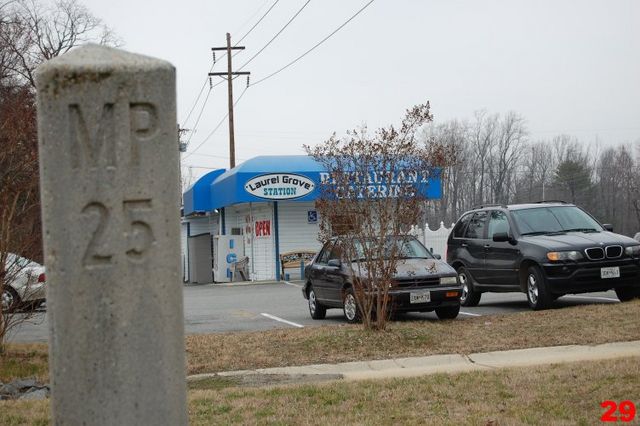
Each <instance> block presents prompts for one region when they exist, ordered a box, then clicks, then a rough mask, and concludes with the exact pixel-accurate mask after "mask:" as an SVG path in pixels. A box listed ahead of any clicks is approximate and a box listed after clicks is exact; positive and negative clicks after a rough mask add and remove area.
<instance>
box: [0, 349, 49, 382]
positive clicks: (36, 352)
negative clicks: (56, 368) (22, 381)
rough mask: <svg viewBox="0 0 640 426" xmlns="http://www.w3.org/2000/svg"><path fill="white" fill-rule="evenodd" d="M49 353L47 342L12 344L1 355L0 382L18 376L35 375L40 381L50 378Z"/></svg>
mask: <svg viewBox="0 0 640 426" xmlns="http://www.w3.org/2000/svg"><path fill="white" fill-rule="evenodd" d="M48 359H49V355H48V353H47V345H45V344H40V343H36V344H11V345H7V350H6V352H5V353H4V354H3V355H0V382H9V381H11V380H13V379H16V378H23V377H35V378H36V380H38V381H40V382H46V381H48V380H49V365H48Z"/></svg>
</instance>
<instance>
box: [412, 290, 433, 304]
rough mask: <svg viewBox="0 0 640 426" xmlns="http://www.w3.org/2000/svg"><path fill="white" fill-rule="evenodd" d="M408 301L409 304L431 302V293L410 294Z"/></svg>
mask: <svg viewBox="0 0 640 426" xmlns="http://www.w3.org/2000/svg"><path fill="white" fill-rule="evenodd" d="M409 296H410V297H409V299H410V301H411V303H428V302H431V292H430V291H421V292H411V294H410V295H409Z"/></svg>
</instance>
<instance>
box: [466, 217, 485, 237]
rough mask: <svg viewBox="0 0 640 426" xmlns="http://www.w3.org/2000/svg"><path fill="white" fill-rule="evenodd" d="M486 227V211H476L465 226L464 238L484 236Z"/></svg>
mask: <svg viewBox="0 0 640 426" xmlns="http://www.w3.org/2000/svg"><path fill="white" fill-rule="evenodd" d="M486 227H487V212H476V213H474V215H473V218H472V219H471V221H470V222H469V226H467V232H466V233H465V238H484V231H485V228H486Z"/></svg>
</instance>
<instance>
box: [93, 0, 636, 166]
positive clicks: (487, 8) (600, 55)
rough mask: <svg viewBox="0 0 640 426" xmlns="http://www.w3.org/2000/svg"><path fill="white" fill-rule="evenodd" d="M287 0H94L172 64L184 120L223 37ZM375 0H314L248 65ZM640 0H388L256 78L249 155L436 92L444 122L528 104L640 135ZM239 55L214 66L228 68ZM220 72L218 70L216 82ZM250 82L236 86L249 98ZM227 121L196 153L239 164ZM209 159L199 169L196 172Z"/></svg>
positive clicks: (267, 28)
mask: <svg viewBox="0 0 640 426" xmlns="http://www.w3.org/2000/svg"><path fill="white" fill-rule="evenodd" d="M274 1H275V0H243V1H195V0H183V1H181V2H176V1H168V0H157V1H153V2H146V1H144V2H143V1H131V0H110V1H104V0H83V3H84V4H86V5H87V6H88V7H89V9H90V10H91V11H92V12H93V13H94V14H95V15H97V16H98V17H100V18H102V19H103V20H104V21H105V22H106V23H107V24H108V25H109V26H111V27H112V28H113V29H114V30H115V31H116V32H117V34H118V35H119V36H120V37H121V38H122V40H123V41H124V43H125V44H124V48H125V49H127V50H130V51H132V52H137V53H143V54H147V55H151V56H156V57H159V58H163V59H167V60H169V61H170V62H172V63H173V64H174V65H175V66H176V68H177V73H178V82H177V83H178V121H179V122H180V124H181V125H184V126H185V127H187V128H192V129H193V127H194V123H195V119H196V117H197V115H198V113H199V112H200V109H201V107H202V104H203V102H202V101H203V99H204V95H206V92H207V91H208V84H207V88H206V89H205V93H204V94H203V97H202V98H201V99H200V102H199V103H198V105H197V106H196V109H195V111H194V112H193V114H192V116H191V117H190V119H189V120H188V121H187V122H186V123H185V119H186V118H187V114H188V112H189V110H190V109H191V107H192V105H193V104H194V101H195V99H196V96H197V95H198V92H199V91H200V88H201V87H202V85H203V83H204V81H205V78H206V75H207V73H208V72H209V69H210V67H211V64H212V55H211V50H210V48H211V47H212V46H223V45H225V33H226V32H231V35H232V43H233V42H234V40H238V39H239V38H240V37H241V36H242V35H244V34H245V33H246V32H247V31H248V30H249V28H250V27H251V26H252V25H253V24H254V23H255V22H256V21H257V20H258V19H259V18H260V17H261V16H262V15H263V14H264V13H265V12H266V10H267V9H268V8H269V7H270V6H271V5H272V4H273V2H274ZM367 1H368V0H358V1H356V0H350V1H345V0H342V1H340V0H311V2H310V3H309V4H308V6H307V7H306V8H305V9H304V10H303V11H302V12H301V13H300V15H299V16H298V17H297V18H296V19H295V20H294V21H293V22H292V23H291V25H289V27H287V28H286V30H285V31H284V32H283V33H282V34H281V35H280V36H279V37H278V38H277V39H276V40H275V41H274V42H273V43H272V44H271V45H270V46H269V47H268V48H267V49H265V50H264V51H263V52H262V53H261V54H260V55H258V56H257V57H256V58H255V60H253V61H252V62H251V64H249V65H248V66H247V67H246V69H245V70H249V71H251V73H252V75H251V80H252V81H253V82H255V81H258V80H260V79H261V78H263V77H265V76H267V75H269V74H270V73H272V72H273V71H275V70H277V69H279V68H281V67H282V66H283V65H285V64H287V63H288V62H290V61H291V60H293V59H294V58H296V57H297V56H298V55H300V54H302V53H303V52H304V51H306V50H307V49H309V48H310V47H312V46H313V45H314V44H315V43H316V42H318V41H320V40H321V39H322V38H324V37H325V36H326V35H328V34H329V33H330V32H331V31H333V30H334V29H335V28H336V27H338V26H339V25H340V24H342V23H343V22H344V21H345V20H346V19H348V18H349V17H350V16H351V15H353V14H354V13H355V12H356V11H357V10H358V9H360V8H361V7H362V6H363V5H365V4H366V3H367ZM305 2H306V0H280V1H279V2H278V4H277V5H276V6H275V7H274V8H273V10H272V11H271V13H270V14H269V15H268V16H267V17H266V18H265V19H264V20H263V21H262V22H261V23H260V24H259V25H258V26H257V27H256V28H255V29H254V30H253V32H252V33H251V34H249V36H248V37H247V38H246V39H245V40H243V42H242V45H244V46H246V50H245V51H244V52H242V53H240V54H238V55H237V56H235V57H234V64H235V65H236V66H240V65H242V64H243V63H244V62H245V61H246V60H247V59H249V58H250V57H251V56H253V54H255V53H256V52H258V50H260V49H261V48H262V47H263V46H264V45H265V44H266V43H267V41H269V40H270V39H271V38H272V37H273V35H275V33H276V32H278V31H279V30H280V29H281V28H282V27H283V26H284V24H285V23H286V22H287V21H288V20H289V19H290V18H291V16H292V15H293V14H294V13H295V12H296V11H297V10H298V9H299V8H300V7H302V5H303V4H304V3H305ZM639 22H640V2H638V1H637V0H599V1H596V0H588V1H587V0H553V1H541V0H535V1H534V0H528V1H524V0H523V1H517V0H484V1H477V0H459V1H455V0H446V1H445V0H423V1H418V0H395V1H391V0H376V1H374V2H373V3H372V4H371V5H370V6H369V7H368V8H367V9H366V10H365V11H364V12H363V13H362V14H360V15H359V16H358V17H357V18H355V19H354V20H353V21H352V22H351V23H349V24H348V25H347V26H346V27H344V29H342V30H341V31H340V32H338V33H337V34H336V35H335V36H333V37H332V38H331V39H330V40H328V41H327V42H326V43H324V44H323V45H322V46H320V47H319V48H318V49H316V50H315V51H313V52H312V53H310V54H309V55H307V56H306V57H304V58H303V59H302V60H301V61H299V62H297V63H296V64H295V65H293V66H292V67H290V68H288V69H287V70H285V71H283V72H281V73H279V74H278V75H276V76H274V77H273V78H270V79H268V80H266V81H264V82H263V83H260V84H257V85H255V86H251V87H249V89H248V90H247V92H246V93H245V94H244V96H243V97H242V99H241V100H240V102H239V103H238V105H237V107H236V113H235V119H236V120H235V121H236V147H237V148H236V157H237V158H238V160H239V161H240V160H243V159H248V158H251V157H254V156H257V155H264V154H301V153H303V151H302V149H301V146H302V144H303V143H306V144H314V143H318V142H321V141H322V140H324V139H325V138H327V137H328V136H329V135H330V134H331V132H333V131H337V132H339V133H342V132H344V130H345V129H347V128H353V127H356V126H359V125H360V124H362V123H367V124H368V125H369V126H370V127H379V126H382V125H388V124H391V123H397V122H398V121H399V119H400V117H401V116H402V115H403V113H404V110H405V109H406V108H408V107H410V106H412V105H414V104H417V103H422V102H425V101H427V100H429V101H431V107H432V111H433V114H434V116H435V121H436V122H439V121H444V120H448V119H452V118H471V117H472V115H473V112H474V111H475V110H478V109H483V108H484V109H487V110H488V111H489V112H492V113H495V112H497V113H504V112H506V111H509V110H515V111H517V112H519V113H521V114H522V115H523V116H524V117H525V118H526V119H527V122H528V128H529V131H530V138H531V139H534V140H535V139H543V138H546V139H550V138H552V137H553V136H554V135H556V134H560V133H565V134H570V135H574V136H576V137H578V138H579V139H580V140H581V141H583V142H585V143H590V142H593V141H595V140H596V139H598V140H599V141H600V142H601V143H602V144H605V145H611V144H618V143H629V142H635V141H638V140H640V84H639V82H638V80H639V78H640V29H639V28H640V25H639V24H638V23H639ZM225 70H226V60H224V61H219V62H218V63H217V65H216V66H215V68H214V71H225ZM217 81H218V80H214V83H215V82H217ZM245 87H246V79H245V78H244V77H241V78H238V79H237V80H236V81H235V83H234V92H235V95H236V97H237V96H238V95H240V94H241V93H242V91H243V89H244V88H245ZM226 109H227V90H226V85H225V84H221V85H219V86H218V87H216V88H214V89H213V91H212V92H211V95H210V97H209V99H208V102H207V103H206V105H205V107H204V109H203V114H202V118H201V120H200V123H199V125H198V126H197V128H196V130H195V132H194V133H193V135H192V137H191V141H190V146H189V151H192V150H193V149H194V148H195V147H196V146H197V145H199V144H200V143H201V142H202V141H203V140H204V139H205V137H206V136H207V135H208V134H209V133H210V132H211V131H212V130H213V129H214V127H215V126H216V124H217V123H218V122H220V121H221V120H222V118H223V117H224V115H225V113H226ZM227 131H228V130H227V126H226V123H225V124H224V125H223V126H222V127H220V128H219V130H218V131H217V132H215V133H214V134H213V136H211V137H210V138H209V139H208V140H207V141H206V142H205V143H204V144H203V145H202V147H201V148H200V149H199V150H198V151H197V152H196V153H195V154H193V155H190V156H189V157H188V158H187V159H186V160H185V161H184V162H183V163H184V165H192V166H198V167H210V168H219V167H228V156H229V148H228V133H227ZM206 171H207V170H206V169H204V168H197V169H194V173H195V174H196V175H200V174H202V173H204V172H206Z"/></svg>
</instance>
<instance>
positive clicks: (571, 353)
mask: <svg viewBox="0 0 640 426" xmlns="http://www.w3.org/2000/svg"><path fill="white" fill-rule="evenodd" d="M633 356H640V340H636V341H632V342H616V343H605V344H601V345H569V346H551V347H543V348H529V349H515V350H509V351H497V352H484V353H475V354H470V355H459V354H448V355H431V356H425V357H412V358H395V359H383V360H374V361H354V362H344V363H338V364H314V365H303V366H293V367H276V368H259V369H255V370H239V371H223V372H219V373H206V374H196V375H193V376H189V377H188V378H187V380H188V381H197V380H201V379H205V378H211V377H236V376H243V375H256V374H261V375H297V376H309V375H334V376H338V377H342V379H343V380H349V381H352V380H367V379H387V378H399V377H418V376H424V375H429V374H437V373H459V372H465V371H479V370H490V369H497V368H512V367H525V366H535V365H549V364H559V363H569V362H579V361H597V360H603V359H614V358H623V357H633Z"/></svg>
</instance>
